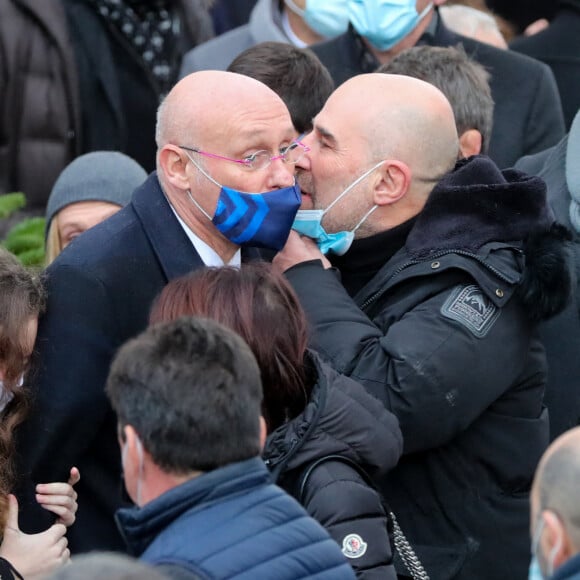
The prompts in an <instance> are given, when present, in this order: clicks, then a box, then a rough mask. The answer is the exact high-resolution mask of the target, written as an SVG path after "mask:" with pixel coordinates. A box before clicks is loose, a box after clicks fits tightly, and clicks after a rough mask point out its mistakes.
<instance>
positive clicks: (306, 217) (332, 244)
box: [292, 161, 384, 256]
mask: <svg viewBox="0 0 580 580" xmlns="http://www.w3.org/2000/svg"><path fill="white" fill-rule="evenodd" d="M383 163H384V162H383V161H380V162H379V163H377V164H376V165H375V166H374V167H371V168H370V169H369V170H368V171H367V172H366V173H363V174H362V175H361V176H360V177H359V178H357V179H355V181H353V182H352V183H351V184H350V185H349V186H348V187H347V188H346V189H345V190H344V191H343V192H342V193H341V194H340V195H339V196H338V197H337V198H336V199H335V200H334V201H333V202H332V203H331V204H330V205H329V206H328V207H327V208H326V209H301V210H298V213H297V214H296V218H295V219H294V223H293V224H292V229H293V230H295V231H297V232H298V233H299V234H300V235H302V236H307V237H309V238H312V239H313V240H314V241H315V242H316V245H317V246H318V248H319V249H320V251H321V252H322V253H323V254H328V252H333V253H334V254H337V255H338V256H342V255H343V254H346V252H348V250H349V248H350V246H351V245H352V242H353V240H354V234H355V232H356V231H357V230H358V229H359V228H360V227H361V226H362V224H363V223H364V222H365V221H366V219H367V218H368V217H369V216H370V215H371V214H372V213H373V211H375V209H377V207H378V206H377V205H374V206H373V207H371V209H370V210H369V211H368V212H367V213H366V214H365V215H364V216H363V217H362V219H361V220H360V221H359V222H358V224H357V225H356V226H355V227H354V228H353V229H352V230H350V231H341V232H335V233H333V234H329V233H328V232H327V231H326V230H325V229H324V226H323V225H322V219H323V218H324V214H326V213H328V212H329V211H330V210H331V209H332V207H333V206H334V205H335V204H336V203H338V201H339V200H340V199H341V198H342V197H344V196H345V195H346V194H347V193H348V192H349V191H351V190H352V189H353V187H355V186H356V185H357V184H359V183H360V182H361V181H362V180H363V179H365V178H366V177H367V176H369V175H370V174H371V173H372V172H373V171H374V170H375V169H376V168H377V167H379V166H381V165H382V164H383Z"/></svg>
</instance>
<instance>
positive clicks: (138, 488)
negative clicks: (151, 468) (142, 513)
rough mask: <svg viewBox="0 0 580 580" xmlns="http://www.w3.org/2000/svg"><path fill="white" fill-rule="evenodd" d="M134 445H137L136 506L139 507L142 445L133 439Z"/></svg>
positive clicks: (141, 478) (141, 477) (137, 439)
mask: <svg viewBox="0 0 580 580" xmlns="http://www.w3.org/2000/svg"><path fill="white" fill-rule="evenodd" d="M135 445H137V457H138V460H139V466H138V469H137V505H138V506H139V507H141V491H142V489H141V488H142V483H143V482H142V480H143V445H142V444H141V440H140V439H139V438H138V437H137V438H136V439H135Z"/></svg>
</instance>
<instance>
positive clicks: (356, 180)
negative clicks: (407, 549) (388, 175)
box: [322, 161, 384, 227]
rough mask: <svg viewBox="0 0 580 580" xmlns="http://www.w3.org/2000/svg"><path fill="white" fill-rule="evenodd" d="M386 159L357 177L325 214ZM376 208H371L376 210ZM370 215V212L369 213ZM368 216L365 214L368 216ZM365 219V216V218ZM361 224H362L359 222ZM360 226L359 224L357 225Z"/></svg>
mask: <svg viewBox="0 0 580 580" xmlns="http://www.w3.org/2000/svg"><path fill="white" fill-rule="evenodd" d="M383 163H384V161H379V162H378V163H377V164H376V165H375V166H374V167H371V168H370V169H369V170H368V171H366V172H365V173H363V174H362V175H361V176H360V177H357V178H356V179H355V180H354V181H353V182H352V183H351V184H350V185H349V186H348V187H347V188H346V189H345V190H344V191H343V192H342V193H341V194H340V195H339V196H338V197H337V198H336V199H335V200H334V201H333V202H332V203H331V204H330V205H329V206H328V207H327V208H326V209H325V210H324V211H323V212H322V215H324V214H325V213H326V212H327V211H329V210H330V209H331V208H332V207H333V206H334V205H335V204H336V203H338V202H339V201H340V199H341V198H342V197H344V196H345V195H346V194H347V193H348V192H349V191H350V190H351V189H352V188H353V187H355V186H356V185H358V184H359V183H360V182H361V181H362V180H363V179H364V178H365V177H367V176H369V175H370V174H371V173H372V172H373V171H374V170H375V169H376V168H377V167H380V166H381V165H382V164H383ZM374 209H375V208H373V209H372V210H371V212H372V211H374ZM369 215H370V214H369ZM366 217H367V216H365V218H366ZM363 221H364V218H363ZM359 225H360V224H359ZM357 227H358V226H357Z"/></svg>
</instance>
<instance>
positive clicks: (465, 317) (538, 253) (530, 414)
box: [286, 157, 572, 580]
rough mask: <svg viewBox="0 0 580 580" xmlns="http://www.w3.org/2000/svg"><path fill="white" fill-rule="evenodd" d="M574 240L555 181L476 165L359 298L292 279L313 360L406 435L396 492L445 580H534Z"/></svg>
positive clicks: (317, 270)
mask: <svg viewBox="0 0 580 580" xmlns="http://www.w3.org/2000/svg"><path fill="white" fill-rule="evenodd" d="M568 236H569V233H568V232H567V230H565V229H564V228H563V227H561V226H555V225H553V217H552V214H551V211H550V210H549V208H548V206H547V204H546V192H545V184H544V183H543V182H542V181H541V180H540V179H538V178H531V177H528V176H526V175H525V174H522V173H520V172H517V171H515V170H509V171H506V172H504V173H503V174H502V173H501V172H500V171H499V170H498V169H497V168H496V166H495V165H494V164H493V163H492V162H491V161H490V160H489V159H488V158H485V157H476V158H472V159H470V160H468V161H467V162H463V163H461V164H459V165H458V167H457V168H456V170H455V171H454V172H452V173H451V174H450V175H448V176H447V177H446V178H444V179H443V180H442V181H441V182H440V183H439V184H438V185H437V187H435V189H434V190H433V192H432V193H431V195H430V197H429V199H428V201H427V204H426V205H425V207H424V209H423V210H422V212H421V213H420V214H419V216H418V217H417V219H416V221H415V223H414V225H413V228H412V229H411V232H410V234H409V235H408V237H407V240H406V244H405V246H404V247H403V248H402V249H401V250H400V251H399V252H397V253H396V254H395V255H394V256H393V257H392V258H391V259H389V260H388V261H387V263H386V264H384V266H383V267H382V269H381V270H380V271H379V272H378V273H377V274H376V275H375V276H374V278H373V279H372V280H371V281H370V282H369V283H368V284H367V285H366V286H365V287H364V288H362V290H361V291H359V292H358V294H357V295H356V296H354V297H353V298H351V297H350V296H349V295H348V294H347V293H346V291H345V290H344V288H343V287H342V285H341V284H340V282H339V280H338V279H337V277H336V275H335V273H334V272H333V271H332V270H325V269H323V267H322V264H321V263H320V262H306V263H304V264H301V265H298V266H296V267H294V268H292V269H290V270H289V271H288V272H287V273H286V274H287V277H288V279H289V280H290V282H291V284H292V286H293V287H294V289H295V291H296V292H297V294H298V296H299V298H300V301H301V303H302V305H303V306H304V308H305V310H306V313H307V316H308V319H309V321H310V325H311V328H312V332H313V340H312V344H313V347H314V348H316V349H317V350H318V351H319V352H320V353H321V354H322V356H323V357H324V358H326V359H327V360H329V361H330V362H331V364H332V366H333V367H334V368H336V369H337V370H338V371H339V372H343V373H345V374H347V375H349V376H352V377H353V378H355V379H356V380H357V381H358V382H360V383H362V384H363V385H364V386H365V387H366V388H367V390H368V391H369V392H371V393H373V394H374V395H375V396H376V397H377V398H378V399H379V400H380V401H382V402H383V404H384V405H385V406H386V408H388V409H389V410H391V411H392V412H393V413H394V414H395V415H396V416H397V418H398V419H399V421H400V425H401V431H402V433H403V438H404V447H405V450H404V455H403V458H402V459H401V461H400V462H399V464H398V465H397V467H396V468H395V469H393V470H392V471H391V472H390V473H389V475H388V477H387V478H386V481H385V483H384V487H383V489H384V492H385V496H386V497H387V498H388V501H389V503H390V505H391V507H392V508H393V509H394V511H395V513H396V514H397V517H398V519H399V522H400V523H401V527H402V528H403V530H404V531H405V532H406V534H407V537H408V538H409V540H410V541H411V543H412V544H413V545H414V547H415V548H416V551H417V553H418V556H419V557H420V558H421V560H422V562H423V564H424V566H425V568H426V570H427V572H428V573H429V574H430V575H431V578H434V579H437V580H450V579H457V578H460V579H466V580H467V579H469V580H477V579H481V580H489V579H490V578H493V579H494V580H504V579H505V580H508V579H509V580H513V579H514V578H524V577H526V574H527V568H528V563H529V537H528V533H529V527H528V510H529V505H528V493H529V489H530V484H531V481H532V477H533V473H534V469H535V467H536V464H537V462H538V460H539V458H540V456H541V454H542V452H543V450H544V449H545V447H546V445H547V443H548V436H549V430H548V417H547V413H546V411H545V409H544V408H543V405H542V397H543V392H544V386H545V381H546V360H545V355H544V351H543V348H542V346H541V344H540V341H539V339H538V337H537V332H536V321H537V320H539V319H542V318H545V317H548V316H550V315H553V314H554V313H556V312H558V311H559V310H560V309H561V308H562V307H563V306H564V305H565V304H566V302H567V300H568V298H569V293H570V289H571V286H572V280H571V275H570V269H571V268H572V263H571V261H570V253H569V249H568V248H566V246H567V243H568V242H567V239H568ZM347 256H348V254H347Z"/></svg>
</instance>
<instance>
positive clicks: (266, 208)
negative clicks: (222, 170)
mask: <svg viewBox="0 0 580 580" xmlns="http://www.w3.org/2000/svg"><path fill="white" fill-rule="evenodd" d="M188 157H189V160H190V161H191V162H192V163H193V164H194V165H195V166H196V167H197V168H198V169H199V171H200V172H201V173H202V174H203V175H204V176H205V177H207V179H209V180H210V181H211V182H212V183H215V184H216V185H217V186H218V187H219V188H220V195H219V198H218V203H217V207H216V210H215V214H214V216H213V218H212V217H211V216H210V215H209V214H208V213H207V212H206V211H205V210H204V209H203V208H202V207H201V205H199V203H198V202H197V201H196V200H195V199H194V198H193V196H192V195H191V191H188V192H187V195H188V196H189V199H190V200H191V201H192V202H193V203H194V205H195V206H196V207H197V208H198V209H199V211H201V212H202V213H203V215H205V217H207V219H208V220H210V221H211V222H212V223H213V224H214V225H215V227H216V228H217V229H218V230H219V231H220V232H221V233H222V235H224V236H225V237H226V238H227V239H228V240H230V241H231V242H233V243H234V244H236V245H238V246H253V247H258V248H269V249H272V250H281V249H282V248H283V247H284V244H285V243H286V240H287V239H288V236H289V235H290V229H291V228H292V221H293V220H294V217H295V216H296V212H297V211H298V208H299V207H300V202H301V197H300V189H299V188H298V186H297V185H296V182H294V185H292V186H290V187H284V188H282V189H274V190H272V191H266V192H264V193H247V192H244V191H238V190H236V189H232V188H230V187H225V186H223V185H222V184H221V183H218V182H217V181H216V180H215V179H214V178H213V177H211V175H209V174H208V173H206V171H205V170H204V169H203V168H202V167H201V166H200V165H199V164H198V163H196V162H195V161H194V160H193V159H192V158H191V157H190V156H189V154H188Z"/></svg>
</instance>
